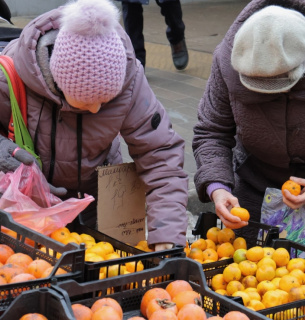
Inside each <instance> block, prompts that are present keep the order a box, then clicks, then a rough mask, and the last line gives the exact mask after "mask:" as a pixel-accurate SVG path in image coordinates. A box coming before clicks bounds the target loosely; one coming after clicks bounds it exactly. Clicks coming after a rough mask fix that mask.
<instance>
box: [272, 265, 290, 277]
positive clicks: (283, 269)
mask: <svg viewBox="0 0 305 320" xmlns="http://www.w3.org/2000/svg"><path fill="white" fill-rule="evenodd" d="M285 274H289V271H288V270H287V268H286V266H285V267H279V268H276V269H275V276H276V277H278V278H282V276H284V275H285Z"/></svg>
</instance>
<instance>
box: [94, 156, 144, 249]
mask: <svg viewBox="0 0 305 320" xmlns="http://www.w3.org/2000/svg"><path fill="white" fill-rule="evenodd" d="M97 171H98V199H97V203H98V207H97V208H98V217H97V225H98V230H99V231H100V232H103V233H105V234H107V235H109V236H111V237H113V238H115V239H118V240H120V241H122V242H125V243H128V244H130V245H133V246H134V245H136V244H137V243H138V242H139V241H140V240H145V234H146V232H145V218H146V210H145V192H144V186H143V183H142V182H141V180H140V179H139V177H138V175H137V172H136V167H135V164H134V163H133V162H131V163H123V164H120V165H114V166H104V167H98V168H97Z"/></svg>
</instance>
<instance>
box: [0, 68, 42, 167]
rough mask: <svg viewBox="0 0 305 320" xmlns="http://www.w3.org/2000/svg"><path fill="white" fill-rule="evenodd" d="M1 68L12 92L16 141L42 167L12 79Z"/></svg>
mask: <svg viewBox="0 0 305 320" xmlns="http://www.w3.org/2000/svg"><path fill="white" fill-rule="evenodd" d="M0 69H1V70H2V71H3V73H4V75H5V77H6V80H7V83H8V88H9V92H10V100H11V107H12V115H13V122H14V133H15V143H16V144H17V145H18V146H19V147H20V148H22V149H24V150H26V151H28V152H29V153H30V154H31V155H32V156H33V157H35V159H36V160H37V162H38V164H39V166H40V168H41V167H42V163H41V160H40V157H39V156H38V155H37V154H36V153H35V150H34V143H33V140H32V137H31V135H30V133H29V131H28V129H27V127H26V125H25V123H24V120H23V117H22V114H21V112H20V108H19V105H18V102H17V99H16V97H15V93H14V90H13V86H12V83H11V80H10V77H9V75H8V73H7V72H6V70H5V69H4V67H3V66H1V65H0Z"/></svg>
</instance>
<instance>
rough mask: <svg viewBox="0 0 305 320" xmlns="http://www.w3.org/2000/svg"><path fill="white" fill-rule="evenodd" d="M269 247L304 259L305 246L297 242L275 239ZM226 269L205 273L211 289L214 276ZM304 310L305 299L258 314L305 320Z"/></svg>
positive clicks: (291, 256)
mask: <svg viewBox="0 0 305 320" xmlns="http://www.w3.org/2000/svg"><path fill="white" fill-rule="evenodd" d="M268 246H270V247H273V248H274V249H277V248H285V249H287V250H288V251H289V253H290V258H291V259H292V258H298V257H302V256H304V254H305V246H304V245H301V244H298V243H296V242H293V241H290V240H287V239H274V240H272V241H271V244H270V245H268ZM225 267H226V266H223V268H219V269H210V270H206V271H205V272H204V275H205V278H206V281H207V284H208V286H209V287H211V280H212V278H213V276H214V275H216V274H219V273H222V272H223V269H224V268H225ZM236 301H237V302H239V303H240V304H242V299H237V300H236ZM304 310H305V299H303V300H299V301H295V302H290V303H286V304H282V305H281V306H276V307H272V308H266V309H263V310H259V311H257V312H258V313H260V314H262V315H265V316H267V318H271V319H283V320H297V319H302V320H304V319H305V314H304Z"/></svg>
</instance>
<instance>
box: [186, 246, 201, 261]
mask: <svg viewBox="0 0 305 320" xmlns="http://www.w3.org/2000/svg"><path fill="white" fill-rule="evenodd" d="M188 257H189V258H190V259H194V260H195V259H197V260H199V261H203V251H202V250H201V249H199V248H193V249H191V251H190V253H189V255H188Z"/></svg>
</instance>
